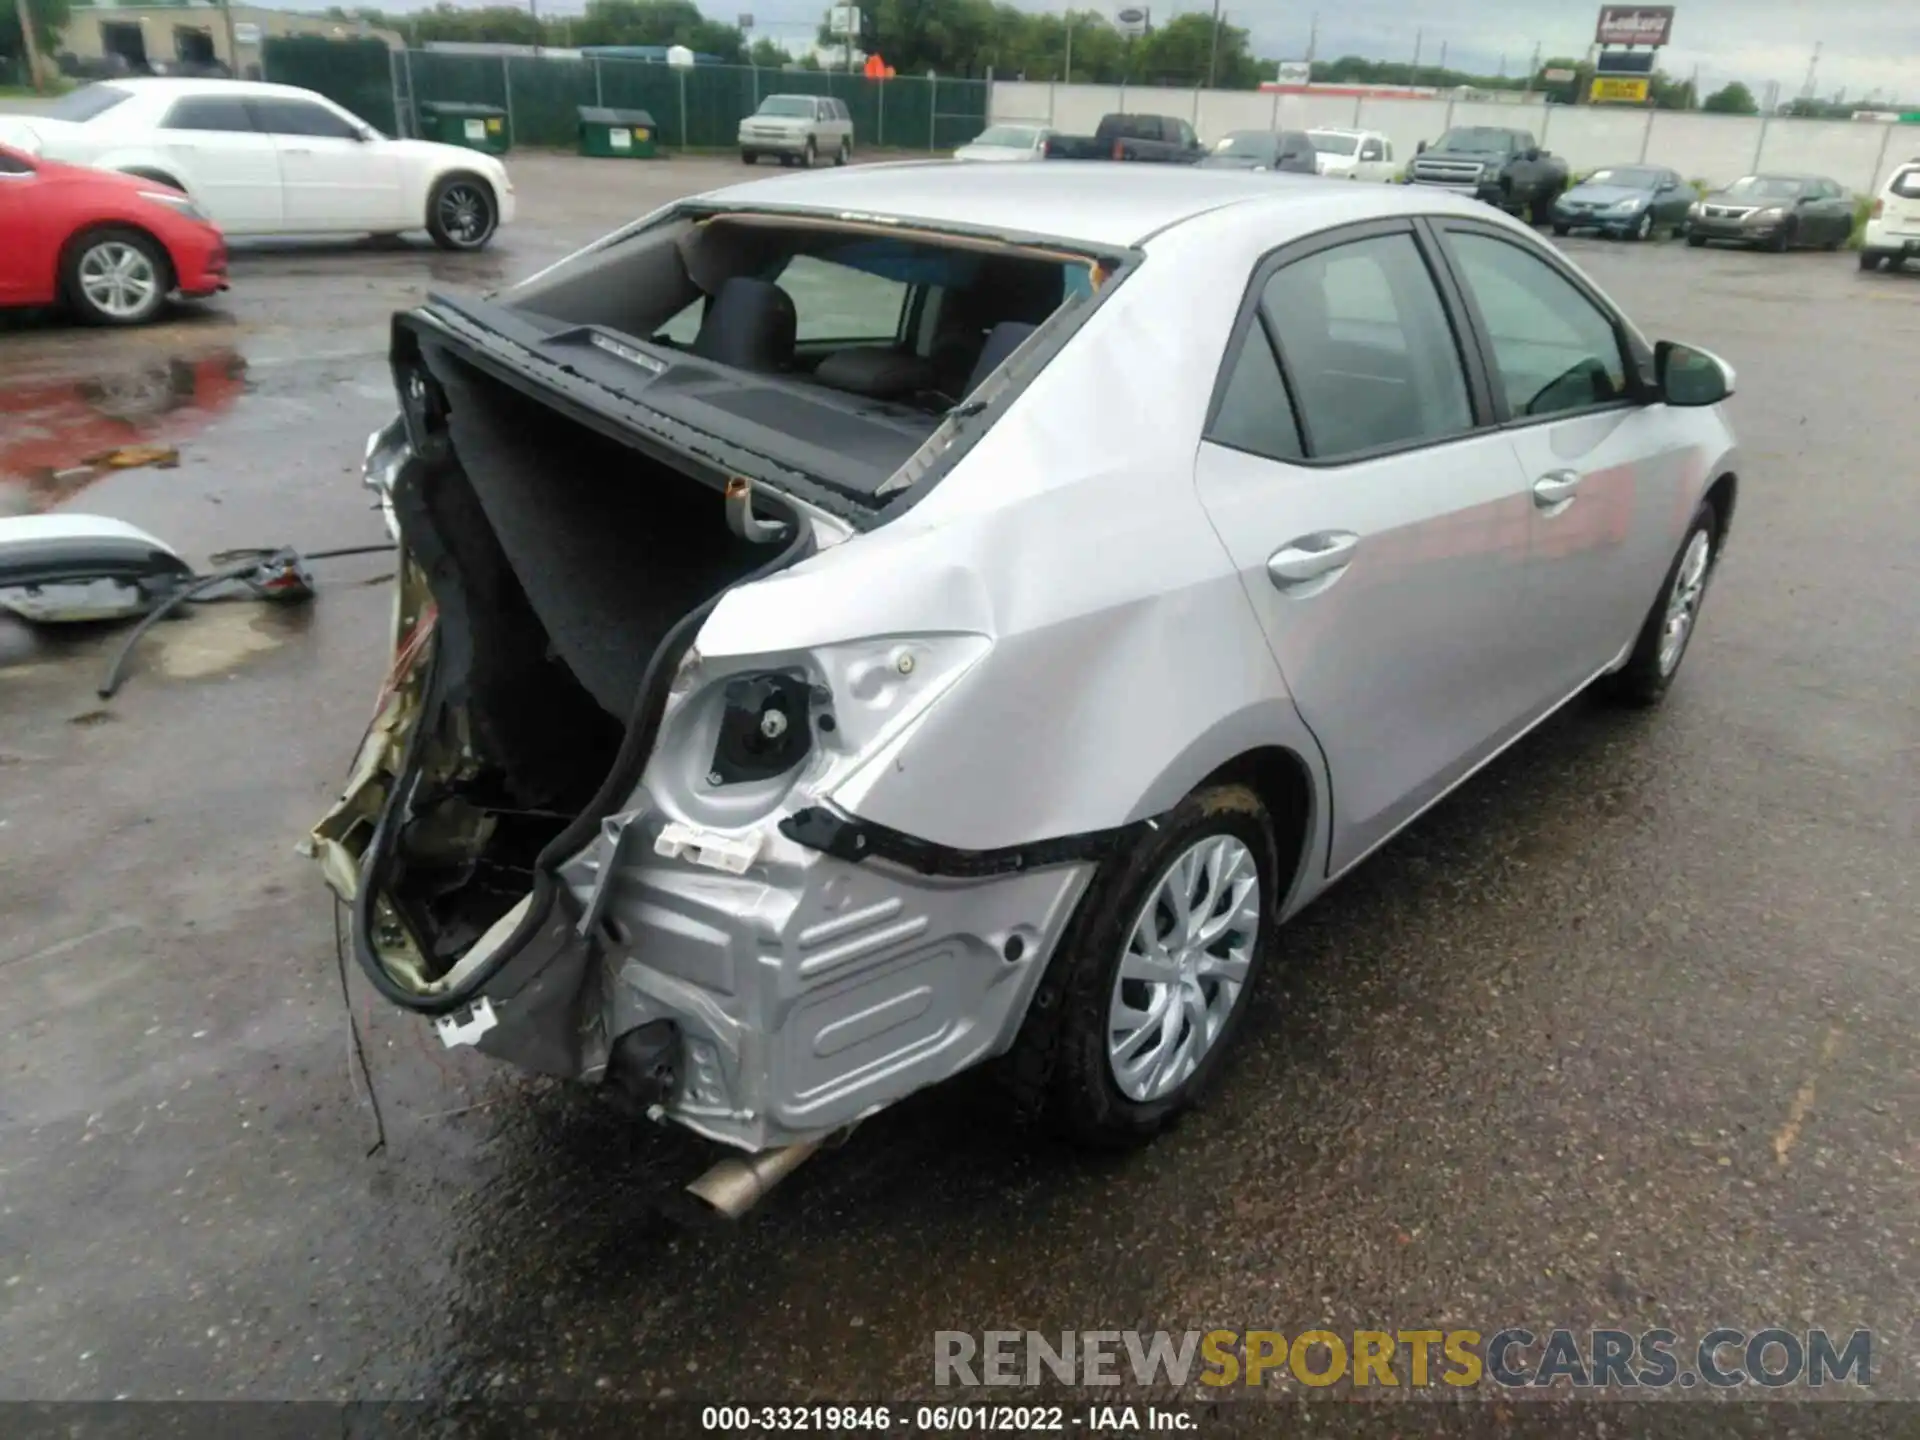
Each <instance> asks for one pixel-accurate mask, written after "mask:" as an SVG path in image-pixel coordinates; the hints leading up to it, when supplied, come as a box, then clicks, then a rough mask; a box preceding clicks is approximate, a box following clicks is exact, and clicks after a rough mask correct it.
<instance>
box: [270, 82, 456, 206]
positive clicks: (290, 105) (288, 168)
mask: <svg viewBox="0 0 1920 1440" xmlns="http://www.w3.org/2000/svg"><path fill="white" fill-rule="evenodd" d="M247 104H248V106H249V108H250V109H251V110H252V112H253V118H254V124H255V125H256V126H257V127H258V128H259V129H260V130H262V131H264V132H265V133H266V134H267V135H269V136H271V137H272V140H273V146H274V149H275V150H276V151H277V152H278V154H279V157H280V177H281V183H282V185H283V187H284V192H283V193H284V194H285V197H286V199H285V216H284V221H283V228H285V229H287V230H289V231H314V232H316V233H317V232H323V231H348V232H356V233H357V232H360V231H366V230H386V229H396V230H397V229H410V228H413V227H416V226H418V225H419V224H420V223H421V217H420V216H418V215H406V214H402V213H401V203H400V202H401V187H400V162H399V160H398V159H397V158H396V157H394V156H393V155H391V154H389V153H388V152H387V150H386V148H385V147H384V146H383V145H381V144H380V143H379V142H377V141H369V140H368V139H367V138H366V132H365V131H364V130H363V129H362V128H361V126H360V125H359V124H358V123H357V122H355V121H354V120H352V119H350V118H349V117H347V116H346V115H343V114H341V113H339V112H337V111H335V110H333V109H331V108H330V107H328V106H325V105H322V104H320V103H319V102H318V101H315V100H306V99H302V98H300V97H299V96H282V95H256V96H253V97H252V98H251V99H249V100H248V101H247Z"/></svg>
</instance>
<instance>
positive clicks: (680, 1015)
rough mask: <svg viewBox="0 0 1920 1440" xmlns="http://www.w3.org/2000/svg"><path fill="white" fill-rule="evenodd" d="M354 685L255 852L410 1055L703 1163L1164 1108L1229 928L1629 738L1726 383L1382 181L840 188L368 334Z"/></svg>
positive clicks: (441, 303) (1728, 508) (1657, 665)
mask: <svg viewBox="0 0 1920 1440" xmlns="http://www.w3.org/2000/svg"><path fill="white" fill-rule="evenodd" d="M392 362H393V369H394V376H395V381H396V385H397V388H398V392H399V396H400V400H401V417H400V418H399V419H398V420H396V421H395V423H394V424H393V425H392V426H391V427H389V428H388V429H387V430H385V431H382V432H381V433H380V434H378V435H376V436H375V437H373V439H372V441H371V442H370V443H369V453H368V477H369V481H370V483H372V484H374V485H375V486H377V487H378V488H379V489H380V491H381V493H382V495H383V498H384V500H385V502H386V504H387V505H388V507H389V515H390V518H391V521H392V523H393V525H394V528H395V530H396V533H397V534H398V536H399V538H400V541H401V545H402V550H403V565H402V571H401V580H400V584H399V590H398V601H397V606H396V615H395V627H394V654H393V661H392V666H391V670H390V673H389V674H388V676H387V679H386V682H385V684H384V686H383V687H382V689H381V692H380V695H379V699H378V702H377V707H376V713H375V717H374V719H373V722H372V725H371V728H370V730H369V733H368V737H367V740H366V742H365V744H364V746H363V749H362V751H361V754H360V756H359V757H358V760H357V762H356V764H355V766H354V769H353V772H352V775H351V776H350V779H349V783H348V786H347V789H346V793H345V795H344V797H343V798H342V800H341V802H340V804H339V806H338V807H337V808H336V809H335V810H334V811H333V812H332V813H331V814H329V815H328V816H327V817H326V819H325V820H324V821H323V822H322V823H321V824H320V826H319V827H318V829H317V830H316V832H315V836H314V842H315V843H314V850H315V854H316V856H317V858H318V859H319V860H320V862H321V864H322V865H323V867H324V869H325V871H326V874H327V878H328V880H329V881H330V883H331V884H332V886H333V888H334V889H335V890H336V891H337V892H338V893H339V894H340V896H341V897H343V899H344V900H345V901H346V902H347V904H348V907H349V909H350V911H351V915H352V941H353V946H354V949H355V951H356V953H357V956H358V959H359V962H360V964H361V965H362V966H363V968H364V969H365V970H366V972H367V974H368V975H369V977H371V979H372V982H373V983H374V984H375V985H376V986H377V987H378V988H379V989H380V990H381V991H382V992H383V993H384V994H385V995H386V996H387V997H388V998H390V999H391V1000H393V1001H394V1002H396V1003H397V1004H400V1005H403V1006H406V1007H409V1008H412V1009H414V1010H417V1011H421V1012H424V1013H426V1014H429V1015H433V1016H435V1017H437V1021H436V1023H437V1024H438V1027H439V1030H440V1034H441V1037H442V1038H443V1040H444V1041H445V1042H446V1043H448V1044H450V1045H458V1044H476V1045H478V1046H479V1048H480V1049H481V1050H483V1051H486V1052H488V1053H490V1054H494V1055H497V1056H499V1057H501V1058H504V1059H507V1060H510V1061H512V1062H514V1063H516V1064H518V1065H521V1066H524V1067H525V1068H527V1069H529V1070H534V1071H539V1072H543V1073H548V1074H555V1075H562V1076H568V1077H574V1078H578V1079H581V1080H584V1081H587V1082H590V1083H593V1084H596V1085H599V1086H601V1087H603V1088H605V1089H606V1090H607V1091H608V1092H609V1093H610V1094H611V1095H613V1096H615V1097H618V1098H620V1099H622V1100H623V1101H624V1102H626V1103H628V1104H630V1105H632V1106H633V1108H634V1109H635V1110H636V1111H637V1112H639V1113H645V1114H650V1115H652V1116H653V1117H655V1118H656V1119H659V1118H665V1119H669V1120H673V1121H676V1122H678V1123H680V1124H682V1125H685V1126H687V1127H690V1128H691V1129H693V1130H696V1131H698V1132H700V1133H701V1134H703V1135H706V1136H709V1137H711V1138H713V1139H715V1140H718V1141H722V1142H725V1143H727V1144H729V1145H732V1146H735V1147H739V1148H740V1149H742V1150H746V1151H750V1152H754V1154H753V1155H752V1156H751V1158H750V1159H748V1160H746V1161H743V1162H742V1161H737V1162H734V1163H733V1164H732V1166H731V1168H730V1169H728V1168H726V1167H722V1172H724V1173H722V1172H716V1176H717V1177H718V1178H716V1176H709V1177H707V1189H706V1191H705V1192H704V1193H706V1194H707V1195H708V1196H709V1198H712V1199H714V1200H715V1203H717V1204H719V1205H720V1206H721V1207H722V1208H723V1209H735V1210H737V1209H738V1208H740V1207H741V1206H743V1205H744V1204H746V1203H749V1201H750V1200H751V1198H752V1197H753V1196H754V1195H755V1194H757V1193H758V1192H759V1190H760V1189H762V1188H764V1186H765V1185H766V1184H768V1183H771V1179H772V1178H773V1177H775V1176H777V1175H779V1174H781V1173H784V1171H785V1170H786V1169H788V1168H791V1166H792V1165H793V1164H794V1163H797V1161H798V1160H799V1159H801V1158H804V1156H805V1155H806V1154H807V1153H809V1152H810V1150H811V1149H812V1148H813V1147H814V1146H816V1145H817V1144H818V1143H820V1142H821V1141H822V1140H823V1139H824V1138H827V1137H829V1136H831V1135H833V1134H835V1133H836V1132H839V1131H842V1130H844V1129H845V1128H846V1127H847V1126H849V1125H851V1124H853V1123H854V1122H856V1121H858V1120H860V1119H861V1118H862V1117H864V1116H867V1115H870V1114H872V1113H873V1112H874V1111H876V1110H878V1109H880V1108H882V1107H883V1106H886V1105H889V1104H891V1103H893V1102H894V1101H896V1100H899V1099H900V1098H901V1097H902V1096H904V1095H907V1094H909V1093H910V1092H912V1091H914V1090H918V1089H920V1088H921V1087H923V1086H926V1085H930V1084H933V1083H935V1082H937V1081H940V1080H944V1079H946V1078H947V1077H949V1076H951V1075H953V1074H955V1073H956V1072H958V1071H961V1070H964V1069H966V1068H968V1067H970V1066H974V1065H978V1064H981V1063H982V1062H987V1061H993V1062H995V1064H996V1065H997V1067H998V1068H999V1069H1000V1070H1001V1071H1002V1072H1003V1074H1004V1076H1005V1078H1006V1079H1007V1080H1008V1082H1009V1083H1010V1084H1011V1085H1012V1086H1013V1088H1014V1090H1015V1091H1016V1093H1017V1095H1018V1096H1019V1098H1020V1100H1021V1101H1022V1103H1023V1104H1024V1105H1025V1106H1026V1107H1027V1108H1028V1109H1030V1110H1032V1111H1033V1112H1036V1113H1038V1114H1040V1115H1042V1116H1044V1117H1046V1118H1048V1119H1050V1120H1052V1121H1053V1122H1056V1123H1057V1124H1058V1125H1059V1126H1061V1127H1062V1128H1064V1129H1065V1130H1067V1131H1068V1132H1071V1133H1073V1134H1075V1135H1078V1136H1081V1137H1084V1138H1087V1139H1090V1140H1095V1141H1100V1142H1116V1141H1132V1140H1139V1139H1143V1138H1145V1137H1148V1136H1150V1135H1152V1134H1153V1133H1154V1132H1155V1131H1157V1130H1159V1129H1160V1128H1161V1127H1162V1126H1163V1125H1164V1124H1165V1123H1166V1122H1167V1121H1168V1119H1169V1118H1170V1117H1172V1116H1173V1115H1175V1114H1176V1113H1177V1112H1179V1111H1180V1110H1181V1109H1183V1108H1184V1107H1186V1106H1187V1105H1189V1104H1191V1103H1192V1102H1193V1100H1194V1098H1195V1097H1196V1095H1198V1094H1199V1092H1200V1091H1201V1089H1202V1088H1203V1087H1204V1086H1205V1085H1206V1084H1207V1083H1208V1082H1209V1081H1210V1080H1211V1079H1212V1078H1213V1076H1214V1075H1215V1073H1216V1071H1217V1070H1218V1069H1219V1066H1220V1064H1221V1062H1222V1059H1223V1056H1224V1055H1225V1052H1226V1051H1227V1049H1228V1046H1229V1043H1230V1042H1231V1040H1232V1038H1233V1035H1234V1031H1235V1029H1236V1027H1237V1026H1238V1024H1239V1023H1240V1022H1241V1020H1242V1019H1243V1017H1244V1015H1245V1012H1246V1010H1247V1009H1248V1006H1247V1004H1246V997H1247V994H1248V992H1249V990H1250V989H1251V987H1253V986H1254V985H1256V984H1258V983H1259V981H1260V977H1261V973H1262V971H1263V970H1264V969H1265V968H1267V967H1268V966H1270V965H1271V964H1273V963H1275V959H1274V957H1275V952H1276V950H1277V948H1278V947H1279V945H1280V944H1281V943H1283V942H1282V941H1281V940H1280V939H1279V938H1278V935H1279V931H1280V926H1281V924H1282V923H1283V922H1284V921H1285V920H1286V919H1287V918H1288V917H1289V916H1291V915H1292V914H1293V913H1294V912H1295V911H1297V910H1299V909H1300V908H1301V907H1302V906H1303V905H1305V904H1306V903H1307V902H1308V901H1310V900H1312V899H1313V898H1314V897H1315V896H1316V895H1318V894H1319V893H1320V892H1321V891H1323V890H1325V889H1326V888H1327V887H1328V886H1329V885H1330V884H1332V883H1333V882H1334V881H1335V880H1337V879H1338V878H1339V877H1340V876H1341V875H1342V874H1344V873H1345V872H1346V871H1347V870H1349V869H1350V868H1352V867H1353V866H1354V865H1357V864H1358V863H1359V862H1360V861H1361V860H1362V859H1364V858H1365V857H1366V856H1367V855H1368V854H1369V853H1370V852H1371V851H1372V850H1374V849H1375V848H1376V847H1378V846H1380V845H1381V844H1383V843H1384V842H1385V841H1386V840H1387V839H1388V838H1389V837H1390V836H1392V835H1393V834H1394V833H1395V832H1396V831H1398V830H1400V829H1401V828H1402V827H1404V826H1406V825H1407V824H1408V823H1410V822H1411V821H1412V820H1413V819H1414V818H1415V817H1416V816H1418V815H1419V814H1420V813H1421V812H1422V811H1423V810H1425V809H1426V808H1427V807H1428V806H1430V805H1432V804H1433V803H1434V802H1435V801H1436V800H1438V799H1439V798H1440V797H1441V796H1442V795H1444V794H1446V793H1447V791H1448V790H1450V789H1451V788H1452V787H1454V786H1455V785H1458V784H1459V783H1460V782H1461V781H1463V780H1465V779H1466V778H1467V777H1468V776H1469V775H1471V774H1472V773H1473V772H1474V771H1475V770H1477V769H1478V768H1479V767H1481V766H1482V765H1485V764H1486V763H1487V762H1488V761H1490V760H1491V759H1493V758H1494V757H1495V756H1496V755H1498V754H1499V753H1500V752H1501V751H1502V750H1503V749H1504V748H1505V747H1507V746H1508V745H1510V744H1512V743H1513V742H1514V740H1515V739H1517V738H1518V737H1519V736H1521V735H1523V734H1524V733H1525V732H1526V731H1527V730H1528V729H1530V728H1531V727H1533V726H1534V725H1537V724H1538V723H1539V722H1540V721H1541V720H1542V719H1543V718H1544V717H1546V716H1547V715H1549V714H1551V713H1552V712H1553V711H1554V710H1555V708H1556V707H1558V706H1560V705H1561V704H1563V703H1564V702H1565V701H1567V700H1568V699H1569V697H1571V696H1574V695H1576V694H1579V693H1580V692H1581V691H1583V690H1585V689H1586V688H1588V687H1589V686H1591V685H1593V684H1594V682H1596V681H1599V682H1601V683H1602V684H1604V686H1605V688H1606V689H1607V690H1608V691H1609V692H1610V693H1612V694H1614V695H1616V696H1618V697H1620V698H1621V699H1624V700H1626V701H1629V702H1633V703H1637V704H1649V703H1651V702H1654V701H1657V700H1658V699H1659V698H1660V697H1661V696H1662V694H1663V693H1664V692H1665V691H1666V690H1667V688H1668V686H1669V685H1670V684H1671V683H1672V681H1673V678H1674V676H1675V673H1676V672H1677V671H1678V669H1679V666H1680V663H1681V660H1682V659H1683V657H1684V656H1685V654H1686V649H1687V644H1688V641H1689V640H1690V639H1691V638H1692V635H1693V631H1694V628H1695V624H1696V622H1697V620H1698V617H1699V614H1700V606H1701V601H1702V599H1703V597H1704V595H1705V593H1706V588H1707V584H1708V581H1709V580H1710V579H1711V577H1712V575H1713V573H1714V567H1715V566H1716V564H1717V563H1718V560H1719V558H1720V555H1721V552H1722V549H1723V547H1724V546H1725V544H1726V540H1727V534H1728V528H1729V525H1730V523H1731V521H1732V518H1733V510H1734V499H1735V489H1736V480H1735V474H1736V471H1737V469H1738V462H1737V456H1736V453H1735V449H1734V441H1733V437H1732V434H1731V432H1730V431H1729V429H1728V427H1727V423H1726V421H1725V419H1724V418H1723V416H1722V414H1721V411H1720V408H1719V407H1720V402H1721V401H1723V400H1725V399H1726V398H1727V396H1728V395H1729V394H1730V393H1731V391H1732V388H1733V375H1732V372H1731V371H1730V370H1729V369H1728V367H1727V366H1726V365H1725V364H1723V363H1722V362H1721V361H1719V360H1718V359H1716V358H1714V357H1713V356H1711V355H1708V354H1706V353H1705V352H1703V351H1699V350H1694V349H1690V348H1687V347H1685V346H1681V345H1677V344H1669V343H1665V342H1662V343H1660V344H1657V345H1656V344H1650V343H1649V342H1648V341H1647V340H1646V339H1645V338H1643V337H1642V335H1641V333H1640V332H1639V331H1638V330H1637V329H1636V328H1635V327H1634V325H1633V324H1632V322H1630V321H1629V320H1628V319H1626V317H1625V316H1623V315H1622V314H1621V313H1620V311H1619V310H1618V309H1617V308H1616V307H1615V306H1614V305H1613V304H1612V302H1610V301H1609V300H1608V299H1607V297H1606V296H1605V295H1603V294H1602V293H1601V292H1600V291H1599V290H1598V289H1597V288H1596V287H1595V286H1594V285H1593V284H1592V283H1591V282H1590V281H1589V280H1587V279H1586V277H1584V276H1583V275H1582V274H1581V273H1580V272H1579V271H1578V270H1576V269H1575V268H1574V267H1573V266H1572V265H1570V264H1569V263H1568V262H1567V261H1566V259H1565V258H1564V257H1563V256H1561V255H1559V254H1558V253H1556V252H1555V251H1554V250H1553V249H1551V248H1549V247H1548V246H1547V245H1545V244H1543V243H1541V242H1540V241H1539V240H1538V239H1536V238H1535V237H1534V235H1533V234H1532V233H1531V232H1529V231H1528V230H1526V229H1525V228H1523V227H1522V226H1520V225H1518V224H1516V223H1513V222H1511V221H1509V220H1507V219H1506V218H1505V217H1503V216H1501V215H1498V214H1495V213H1493V212H1490V211H1489V210H1488V209H1486V208H1485V207H1483V206H1479V205H1475V204H1472V203H1469V202H1465V201H1459V200H1455V199H1453V198H1452V197H1449V196H1447V195H1444V194H1439V193H1435V192H1433V191H1431V190H1425V189H1406V188H1398V187H1390V186H1382V187H1365V186H1354V185H1348V184H1342V183H1337V182H1332V181H1325V182H1323V181H1317V180H1313V179H1308V178H1301V179H1299V180H1298V181H1296V182H1295V183H1292V184H1288V185H1285V186H1277V185H1274V184H1273V183H1272V181H1271V178H1270V177H1267V176H1244V175H1240V174H1234V173H1221V172H1215V171H1196V170H1192V169H1187V168H1183V167H1178V166H1149V165H1139V166H1134V165H1119V166H1115V165H1086V166H1074V165H1059V166H1056V165H1048V166H962V165H945V164H933V165H872V166H863V167H860V168H858V169H854V170H847V171H840V172H835V173H831V174H814V175H806V176H794V177H791V178H784V179H774V180H768V181H763V182H759V183H755V184H749V185H744V186H740V187H738V188H734V189H728V190H723V191H720V192H717V193H714V194H710V195H705V196H702V197H699V198H697V199H694V200H689V201H686V202H683V203H681V204H678V205H675V206H672V207H670V208H669V209H667V210H664V211H662V212H660V213H658V214H655V215H652V216H650V217H648V218H646V219H645V220H642V221H640V222H638V223H636V224H635V225H633V226H630V227H628V228H626V229H624V230H621V231H619V232H617V233H616V234H614V235H611V236H609V237H607V238H606V239H605V240H603V241H601V242H599V243H597V244H595V245H593V246H591V247H589V248H588V249H587V250H585V251H583V252H581V253H580V254H577V255H574V256H572V257H571V258H569V259H567V260H565V261H563V262H561V263H560V264H559V265H557V266H555V267H553V268H552V269H550V270H548V271H545V272H543V273H542V274H540V275H537V276H535V277H534V278H533V279H531V280H529V281H527V282H525V283H523V284H521V285H519V286H517V287H515V288H514V289H511V290H508V291H506V292H504V293H502V294H499V295H497V296H493V297H490V298H487V299H484V300H473V299H455V298H451V297H438V296H436V297H435V298H434V299H432V300H430V301H429V303H428V304H426V305H425V306H423V307H422V308H420V309H418V310H414V311H411V312H408V313H406V314H403V315H401V316H399V317H397V318H396V321H395V326H394V343H393V352H392Z"/></svg>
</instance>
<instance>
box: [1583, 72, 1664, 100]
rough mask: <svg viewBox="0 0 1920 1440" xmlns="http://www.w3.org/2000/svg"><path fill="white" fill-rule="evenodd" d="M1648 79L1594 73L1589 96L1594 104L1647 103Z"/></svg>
mask: <svg viewBox="0 0 1920 1440" xmlns="http://www.w3.org/2000/svg"><path fill="white" fill-rule="evenodd" d="M1649 83H1650V82H1648V81H1646V80H1644V79H1637V78H1635V79H1629V78H1628V77H1626V76H1618V77H1616V76H1611V75H1596V76H1594V79H1593V93H1592V95H1591V96H1590V97H1589V98H1590V99H1592V101H1593V103H1594V104H1596V105H1644V104H1646V103H1647V90H1648V87H1649Z"/></svg>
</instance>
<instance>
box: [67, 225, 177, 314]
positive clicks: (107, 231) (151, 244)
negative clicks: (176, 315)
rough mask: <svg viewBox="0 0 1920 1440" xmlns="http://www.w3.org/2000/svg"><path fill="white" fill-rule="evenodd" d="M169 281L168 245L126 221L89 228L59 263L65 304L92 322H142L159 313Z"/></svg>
mask: <svg viewBox="0 0 1920 1440" xmlns="http://www.w3.org/2000/svg"><path fill="white" fill-rule="evenodd" d="M173 284H174V279H173V265H172V262H171V261H170V260H168V258H167V252H166V248H165V247H164V246H162V245H161V244H160V242H159V241H157V240H155V239H154V238H153V237H152V236H151V235H148V234H146V233H145V232H144V231H140V230H132V229H128V228H126V227H124V226H109V227H106V228H102V229H99V230H89V231H87V232H86V233H85V234H83V235H81V236H79V237H78V238H77V239H75V240H74V241H73V242H72V243H70V244H69V245H68V246H67V251H66V254H65V255H64V256H63V257H62V259H61V262H60V286H61V291H62V293H63V294H64V295H65V296H66V300H67V304H68V305H70V306H72V308H73V310H74V313H75V314H77V315H78V316H79V317H80V318H81V319H82V320H84V321H86V322H87V323H88V324H90V325H143V324H145V323H146V322H147V321H149V320H151V319H153V317H154V316H156V315H158V314H159V313H160V310H161V307H162V306H164V305H165V304H166V303H167V296H168V294H169V293H170V292H171V291H172V290H173Z"/></svg>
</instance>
